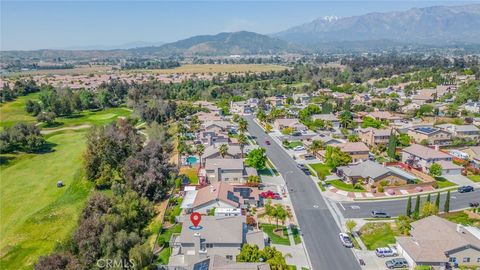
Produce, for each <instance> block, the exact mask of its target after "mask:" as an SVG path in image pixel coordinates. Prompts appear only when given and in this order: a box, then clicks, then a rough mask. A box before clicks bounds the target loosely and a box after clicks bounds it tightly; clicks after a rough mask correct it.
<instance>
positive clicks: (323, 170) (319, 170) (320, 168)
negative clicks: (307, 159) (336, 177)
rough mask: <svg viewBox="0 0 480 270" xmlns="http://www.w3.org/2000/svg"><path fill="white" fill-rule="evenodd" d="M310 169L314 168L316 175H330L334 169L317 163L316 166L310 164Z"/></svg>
mask: <svg viewBox="0 0 480 270" xmlns="http://www.w3.org/2000/svg"><path fill="white" fill-rule="evenodd" d="M309 166H310V167H312V169H313V170H315V173H316V175H319V174H321V175H324V176H327V175H330V172H331V171H332V169H331V168H330V167H328V166H327V165H326V164H323V163H315V164H309Z"/></svg>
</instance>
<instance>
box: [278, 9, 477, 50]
mask: <svg viewBox="0 0 480 270" xmlns="http://www.w3.org/2000/svg"><path fill="white" fill-rule="evenodd" d="M479 25H480V4H473V5H466V6H456V7H449V6H436V7H427V8H413V9H410V10H407V11H398V12H388V13H369V14H366V15H362V16H353V17H345V18H337V17H322V18H318V19H316V20H314V21H312V22H310V23H306V24H303V25H300V26H296V27H293V28H290V29H288V30H285V31H282V32H279V33H276V34H273V35H272V37H277V38H280V39H284V40H286V41H289V42H296V43H300V44H309V45H312V44H319V43H328V42H341V41H375V40H391V41H394V42H401V43H405V44H406V43H417V44H427V45H453V44H465V43H474V44H480V27H478V26H479Z"/></svg>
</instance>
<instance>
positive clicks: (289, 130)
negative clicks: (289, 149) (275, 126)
mask: <svg viewBox="0 0 480 270" xmlns="http://www.w3.org/2000/svg"><path fill="white" fill-rule="evenodd" d="M281 131H282V134H283V135H292V133H293V132H294V131H295V129H294V128H293V127H284V128H282V130H281Z"/></svg>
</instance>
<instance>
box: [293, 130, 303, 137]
mask: <svg viewBox="0 0 480 270" xmlns="http://www.w3.org/2000/svg"><path fill="white" fill-rule="evenodd" d="M292 136H302V133H301V132H300V131H295V132H293V133H292Z"/></svg>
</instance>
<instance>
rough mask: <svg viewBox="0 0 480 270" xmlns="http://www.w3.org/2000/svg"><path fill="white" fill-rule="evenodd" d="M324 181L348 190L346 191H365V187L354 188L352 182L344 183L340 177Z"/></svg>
mask: <svg viewBox="0 0 480 270" xmlns="http://www.w3.org/2000/svg"><path fill="white" fill-rule="evenodd" d="M326 183H328V184H330V185H332V186H334V187H335V188H337V189H340V190H344V191H348V192H365V189H363V188H362V189H358V188H354V187H353V186H352V184H348V183H345V182H343V181H342V180H340V179H338V180H330V181H326Z"/></svg>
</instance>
